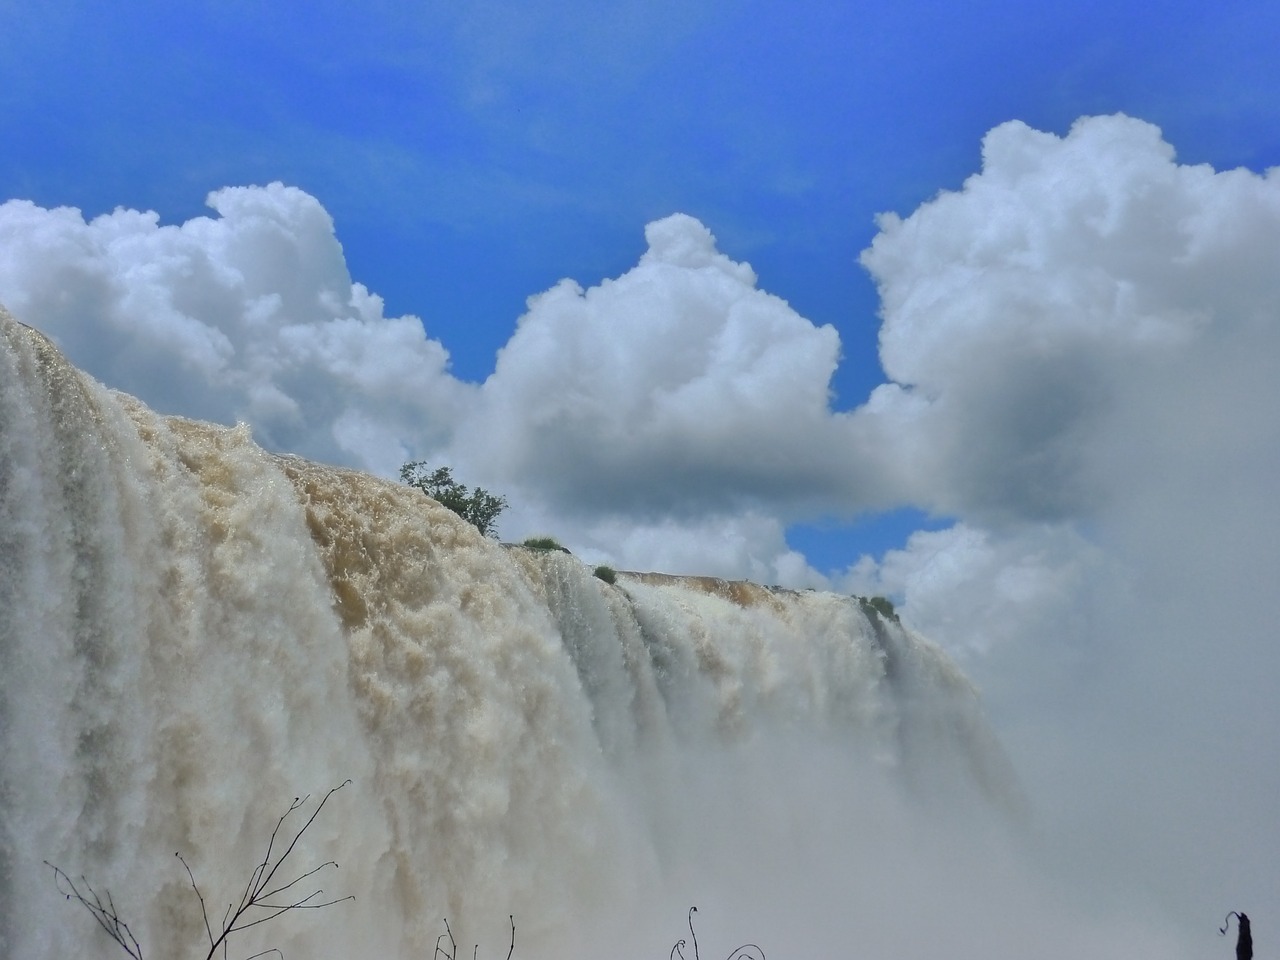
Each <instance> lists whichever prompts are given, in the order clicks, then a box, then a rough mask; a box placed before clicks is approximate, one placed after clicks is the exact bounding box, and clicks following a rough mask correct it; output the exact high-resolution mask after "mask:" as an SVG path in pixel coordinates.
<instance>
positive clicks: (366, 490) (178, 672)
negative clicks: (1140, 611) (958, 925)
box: [0, 311, 1016, 960]
mask: <svg viewBox="0 0 1280 960" xmlns="http://www.w3.org/2000/svg"><path fill="white" fill-rule="evenodd" d="M0 330H2V337H0V343H2V344H3V348H2V349H0V814H2V819H0V955H3V956H6V957H14V958H18V957H22V958H24V960H41V958H66V957H77V956H93V957H98V956H104V957H105V956H112V955H119V951H118V949H117V948H116V947H115V946H114V945H113V944H111V943H110V942H109V941H108V940H107V938H106V937H105V936H104V935H103V934H102V933H101V931H99V930H98V929H97V928H96V927H95V926H94V924H93V922H92V919H91V918H90V917H89V916H88V915H87V914H86V913H85V912H84V911H83V910H81V909H80V908H79V906H78V905H77V904H75V903H74V902H73V903H70V904H68V903H67V902H66V901H65V900H64V899H63V898H62V897H61V896H59V895H58V892H57V889H56V888H55V884H54V877H53V874H52V871H51V870H50V869H49V867H47V866H45V863H44V862H45V861H48V862H50V863H53V864H56V865H57V866H59V867H60V868H62V869H64V870H65V871H67V873H68V874H70V875H71V876H73V877H76V878H78V877H80V876H84V877H86V878H88V880H89V881H90V882H92V883H93V885H94V888H95V889H97V890H100V891H101V890H110V892H111V895H112V898H113V902H114V903H115V904H116V907H117V908H118V910H119V912H120V915H121V916H122V917H123V918H125V919H127V920H128V922H129V924H130V927H131V929H132V930H133V932H134V933H135V935H136V936H137V937H138V939H139V941H140V942H141V943H142V945H143V948H144V950H145V952H146V956H147V957H148V960H157V958H165V957H172V958H182V957H187V956H204V952H205V950H207V943H208V941H207V940H205V939H204V938H205V932H204V928H203V922H202V920H201V918H200V912H199V904H198V902H197V900H196V898H195V895H194V891H193V890H192V884H191V881H190V879H189V878H188V876H187V874H186V872H185V871H184V870H183V869H182V865H181V864H180V863H178V862H177V861H176V860H175V858H174V853H175V851H176V852H180V853H181V854H182V856H183V858H184V859H185V860H186V862H187V863H188V864H190V865H191V869H192V872H193V874H194V876H195V877H196V879H197V881H198V883H199V886H200V890H201V892H202V893H203V894H204V895H205V897H206V899H208V900H209V902H210V904H211V908H210V911H209V912H210V915H211V917H213V919H214V921H215V922H216V920H217V918H218V917H220V916H221V912H222V909H223V907H224V906H225V904H226V903H227V902H229V901H230V900H232V899H235V898H236V897H238V895H239V891H240V889H241V888H243V886H244V884H245V882H246V880H247V879H248V875H249V872H250V870H251V869H252V868H253V866H254V864H256V863H257V862H258V861H259V860H260V859H261V857H262V856H263V852H264V849H265V845H266V842H267V839H268V837H269V835H270V831H271V828H272V827H273V826H274V825H275V823H276V821H277V819H278V818H279V817H280V815H281V814H283V813H284V811H285V810H287V809H288V806H289V804H290V802H291V801H292V800H293V798H295V797H297V796H300V795H304V794H310V795H311V797H312V800H311V803H312V804H314V801H315V799H316V798H318V797H319V796H323V795H324V793H325V791H326V790H328V789H329V788H330V787H333V786H336V785H337V784H339V783H341V782H343V781H345V780H347V779H350V780H351V781H352V782H351V784H350V785H349V786H347V787H345V788H344V789H343V790H342V791H340V792H339V793H338V794H336V795H334V797H333V798H332V799H331V801H330V804H329V806H327V807H326V809H325V811H324V813H323V815H322V816H320V817H318V818H317V819H316V820H315V822H314V824H313V825H312V827H311V828H310V829H309V830H308V831H307V833H306V834H305V836H304V838H303V842H302V843H301V844H300V847H299V849H298V851H297V852H296V854H295V856H296V857H297V860H298V863H299V864H302V865H307V864H319V863H322V862H324V861H326V860H330V859H332V860H335V861H337V862H338V863H339V864H340V867H339V868H338V869H336V870H327V871H325V872H323V874H321V875H318V876H319V877H322V879H321V880H318V881H317V884H318V885H322V886H323V887H324V890H325V894H326V896H327V897H336V896H345V895H347V894H353V895H355V897H356V900H355V901H354V902H345V903H342V904H338V905H335V906H332V907H329V908H326V909H324V910H320V911H314V912H310V911H308V912H306V913H305V914H302V915H298V914H291V915H288V916H284V917H282V918H280V919H279V920H277V921H273V922H272V923H270V924H264V925H263V926H262V927H260V928H257V929H255V930H253V931H250V932H248V933H246V934H244V935H243V937H242V938H241V939H240V940H238V941H233V944H232V952H233V953H235V954H236V955H237V956H249V955H250V954H253V953H255V952H257V951H259V950H263V949H266V948H267V947H271V946H277V947H280V948H281V949H282V950H283V951H284V953H285V955H286V956H288V957H290V958H291V960H294V958H303V957H314V958H327V957H334V958H338V957H342V958H350V957H355V958H365V957H368V958H383V957H386V958H409V957H415V958H417V957H429V956H431V951H432V950H433V949H434V945H435V943H436V939H437V937H438V936H439V935H440V934H441V933H442V932H443V926H442V921H443V919H444V918H448V920H449V921H450V924H451V928H452V929H453V931H454V932H455V933H457V934H458V939H459V941H460V949H461V950H462V951H463V952H467V951H469V949H470V947H469V944H470V943H472V942H478V943H480V944H482V948H481V955H484V956H494V955H498V954H499V952H501V955H505V952H506V948H507V941H508V937H509V936H510V930H509V927H508V916H509V915H513V916H514V917H515V923H516V926H517V928H518V930H519V933H518V939H517V950H516V956H517V957H522V958H531V957H537V956H552V955H554V956H573V955H583V956H586V955H599V953H600V951H601V950H602V949H604V948H605V947H607V952H608V953H609V955H610V956H629V955H635V956H666V952H665V951H666V950H667V949H669V946H670V943H672V942H674V940H675V938H676V937H678V936H681V935H687V930H686V929H685V928H684V926H683V923H684V916H685V907H686V906H687V904H689V903H694V902H703V901H707V902H713V901H716V900H717V899H718V900H719V901H720V902H721V905H722V906H723V907H724V908H725V910H728V909H731V908H732V906H733V905H734V904H735V903H738V904H740V905H745V906H747V907H749V908H751V909H755V908H754V906H752V905H753V904H756V903H757V902H758V903H761V904H768V905H774V906H777V907H778V909H781V905H782V904H784V903H785V901H786V900H787V898H788V897H791V896H793V895H794V896H798V894H796V892H795V891H796V890H797V889H799V888H798V887H797V883H802V881H801V880H798V879H797V878H801V877H803V876H806V875H808V876H812V875H817V874H821V875H822V877H823V878H827V879H824V880H823V882H824V883H825V884H826V886H825V887H824V888H823V889H824V890H826V893H825V894H823V895H821V896H818V895H816V894H815V898H816V899H814V901H813V902H814V903H815V904H817V903H819V902H821V903H823V904H825V903H826V902H827V899H829V897H830V896H831V895H833V894H832V889H831V888H832V887H833V881H831V880H830V879H829V878H830V877H837V876H838V883H840V884H845V885H846V888H845V891H846V892H849V891H853V890H857V889H861V887H859V885H863V886H867V887H869V886H873V885H874V883H875V876H876V874H877V871H878V870H879V869H880V868H879V867H878V866H877V865H876V864H875V863H874V862H873V860H872V859H871V857H872V853H873V852H874V851H876V850H880V849H881V846H879V845H878V844H881V843H888V842H889V841H887V840H885V839H884V837H885V835H886V832H888V833H889V834H893V831H894V830H898V829H905V828H902V827H901V823H900V820H899V818H903V817H906V816H907V814H905V813H902V811H903V810H904V809H906V808H908V807H910V806H911V805H912V804H916V803H920V804H924V805H928V804H930V803H938V804H942V805H954V806H960V805H964V804H965V803H967V802H969V801H970V800H972V801H973V803H974V805H976V806H984V807H991V808H997V809H999V808H1007V807H1009V806H1011V805H1013V804H1015V803H1016V801H1015V800H1014V795H1013V788H1012V786H1011V783H1012V781H1011V778H1010V777H1009V774H1008V771H1007V770H1006V768H1005V763H1004V760H1003V757H1002V755H1001V753H1000V751H999V749H998V747H997V746H996V745H995V744H994V741H993V739H992V737H991V734H990V733H989V731H988V730H987V728H986V726H985V724H984V721H983V719H982V716H981V712H980V709H979V705H978V700H977V697H976V694H975V692H974V691H973V689H972V688H971V686H970V685H969V684H968V682H967V681H966V680H965V678H964V677H963V676H962V675H961V673H960V672H959V671H958V670H957V669H956V668H955V666H954V665H953V664H951V663H950V661H949V660H948V659H947V658H946V657H945V655H944V654H942V653H941V652H940V651H939V650H938V649H936V648H935V647H934V646H933V645H931V644H930V643H928V642H927V641H926V640H924V639H923V638H921V637H919V636H918V635H916V634H914V633H913V632H911V631H910V630H908V629H906V628H905V627H903V626H902V625H901V624H899V623H898V622H896V620H895V619H893V618H892V617H887V616H884V615H882V614H880V613H877V612H876V611H874V610H872V609H871V608H869V607H868V606H867V605H866V604H865V603H862V602H859V601H858V600H857V599H856V598H852V597H847V596H839V595H835V594H830V593H820V592H813V591H789V590H783V589H779V588H766V587H762V586H758V585H754V584H749V583H742V582H730V581H722V580H715V579H709V578H693V577H674V576H661V575H657V574H638V573H619V575H618V577H617V580H616V583H614V584H609V583H606V582H604V581H602V580H600V579H598V578H596V577H595V576H593V575H592V573H591V571H590V570H589V569H588V568H587V567H585V566H584V565H583V564H582V563H581V562H579V561H578V560H577V559H575V558H574V557H572V556H570V555H568V554H565V553H562V552H558V551H550V552H547V551H536V550H532V549H527V548H523V547H513V546H504V545H502V544H499V543H497V542H495V541H493V540H489V539H486V538H484V537H482V536H480V535H479V534H478V533H477V532H476V531H475V530H474V529H473V528H472V527H470V526H469V525H467V524H466V523H464V522H463V521H461V520H460V519H459V518H457V517H456V516H455V515H453V514H452V513H450V512H449V511H448V510H446V509H444V508H443V507H441V506H439V505H438V504H436V503H435V502H434V501H431V500H429V499H428V498H426V497H425V496H424V495H423V494H421V493H420V492H418V491H416V490H414V489H411V488H409V487H406V486H403V485H398V484H394V483H390V482H387V481H383V480H379V479H376V478H374V477H370V476H367V475H364V474H361V473H358V472H355V471H351V470H344V469H339V468H336V467H328V466H322V465H318V464H314V463H310V462H306V461H303V460H300V459H296V458H292V457H280V456H273V455H271V454H269V453H267V452H265V451H263V450H262V449H260V448H259V447H257V446H256V445H255V444H254V442H253V440H252V437H251V435H250V432H249V430H248V428H246V427H243V426H239V427H235V428H226V427H219V426H213V425H210V424H205V423H197V422H193V421H188V420H183V419H179V418H174V417H165V416H160V415H158V414H156V413H153V412H152V411H150V410H149V409H147V408H146V407H145V406H144V405H142V404H141V403H140V402H138V401H137V400H135V399H133V398H130V397H128V396H125V395H122V394H119V393H114V392H112V391H110V390H108V389H106V388H105V387H103V386H101V385H100V384H98V383H96V382H94V381H93V380H92V379H91V378H89V377H87V376H85V375H83V374H82V373H80V372H79V371H77V370H76V369H75V368H74V367H72V366H71V365H70V364H69V363H68V362H67V361H66V360H65V359H64V358H63V357H62V356H61V355H60V354H59V353H58V351H57V350H56V348H55V347H54V346H53V345H52V344H51V343H49V341H47V340H46V339H45V338H44V337H43V336H41V335H40V334H39V333H37V332H35V331H33V330H31V329H30V328H27V327H24V326H22V325H20V324H18V323H17V322H16V321H15V320H13V318H12V317H10V316H8V315H7V314H4V313H3V312H2V311H0ZM929 798H933V799H929ZM964 798H968V800H966V799H964ZM911 822H913V823H914V821H911ZM895 824H897V826H895ZM894 835H895V836H896V835H897V834H894ZM877 838H879V839H877ZM851 851H852V852H853V853H854V854H856V856H854V855H847V854H849V853H850V852H851ZM859 858H861V859H859ZM828 860H830V861H831V862H830V863H827V861H828ZM832 871H834V872H832ZM842 871H847V872H842ZM782 890H785V891H790V892H787V893H782V892H780V891H782ZM864 892H865V891H864ZM842 895H843V894H842ZM735 898H738V899H736V900H735ZM753 898H754V899H753ZM824 898H827V899H824ZM764 909H766V908H765V907H761V910H764ZM813 909H814V910H816V909H817V907H816V906H814V907H813ZM708 913H709V911H708V910H707V909H706V907H705V905H704V906H703V914H704V915H705V914H708ZM762 916H763V913H759V912H757V913H756V914H748V915H746V917H747V919H748V920H750V919H752V917H762ZM706 922H707V923H708V930H713V929H714V921H712V920H711V919H710V918H708V919H707V921H706ZM735 922H736V923H738V924H741V923H743V922H744V920H743V915H739V916H737V917H736V918H735ZM806 922H807V921H806ZM750 935H752V931H750V930H743V939H745V938H747V937H748V936H750ZM708 936H710V934H708ZM202 942H203V943H205V950H200V949H198V948H199V945H200V944H201V943H202ZM602 945H604V946H602ZM779 946H780V947H781V946H783V945H779ZM725 952H727V951H725ZM785 952H786V951H785V950H784V951H782V953H780V954H779V955H782V954H783V953H785ZM795 955H800V954H795Z"/></svg>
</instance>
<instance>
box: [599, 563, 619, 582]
mask: <svg viewBox="0 0 1280 960" xmlns="http://www.w3.org/2000/svg"><path fill="white" fill-rule="evenodd" d="M595 574H596V576H597V577H599V578H600V579H601V580H603V581H604V582H605V583H617V582H618V571H617V570H615V569H613V567H606V566H603V565H602V566H599V567H596V570H595Z"/></svg>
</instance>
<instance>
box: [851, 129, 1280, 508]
mask: <svg viewBox="0 0 1280 960" xmlns="http://www.w3.org/2000/svg"><path fill="white" fill-rule="evenodd" d="M881 226H882V230H881V233H880V235H879V236H877V238H876V239H875V241H874V243H873V245H872V247H871V249H869V250H868V251H867V252H866V253H865V254H864V255H863V262H864V264H865V265H866V266H867V267H868V269H870V270H871V272H872V273H873V274H874V275H875V277H876V280H877V283H878V286H879V289H880V292H881V296H882V299H883V313H884V320H885V322H884V327H883V330H882V332H881V349H882V360H883V362H884V366H885V369H886V371H887V372H888V374H889V376H890V377H891V378H893V380H894V381H895V385H892V386H887V387H884V388H881V393H880V394H879V395H878V396H877V397H876V409H875V411H874V413H875V415H876V417H877V418H878V419H884V420H887V421H889V422H899V423H900V429H901V431H902V432H905V433H908V434H910V439H909V440H908V441H907V442H906V443H904V444H902V445H901V447H900V451H901V453H902V459H903V461H904V466H908V467H909V468H910V472H911V473H913V474H914V475H916V476H917V477H920V478H922V480H921V482H920V483H919V484H918V490H919V495H920V496H921V498H922V499H923V500H924V501H925V503H926V504H927V505H929V506H932V507H934V508H935V509H938V510H939V511H941V512H944V513H951V514H959V515H964V516H966V517H969V518H971V519H980V520H983V521H986V522H994V521H1001V522H1005V521H1011V520H1012V521H1020V520H1032V521H1042V520H1065V519H1072V518H1080V517H1089V516H1093V515H1094V514H1095V513H1096V512H1097V511H1099V510H1102V509H1105V508H1107V506H1108V505H1112V506H1114V505H1115V503H1116V502H1117V499H1116V498H1119V499H1120V500H1121V501H1122V500H1124V499H1125V498H1126V497H1127V496H1129V495H1130V493H1131V492H1132V491H1133V490H1134V489H1135V488H1136V486H1137V485H1138V479H1139V475H1141V474H1147V475H1151V474H1154V473H1155V472H1156V471H1159V470H1162V469H1164V467H1165V466H1167V464H1164V463H1162V461H1161V457H1163V456H1164V455H1166V454H1172V451H1171V450H1169V449H1168V448H1169V447H1171V446H1176V445H1177V443H1178V439H1177V438H1178V437H1179V436H1180V435H1181V433H1182V431H1183V425H1182V424H1181V423H1180V418H1181V417H1184V416H1186V415H1188V414H1191V415H1193V416H1194V415H1195V412H1194V410H1186V409H1184V410H1183V411H1181V412H1179V413H1177V414H1175V412H1174V407H1175V405H1177V404H1179V403H1180V402H1181V401H1182V400H1183V399H1184V398H1186V399H1190V394H1191V393H1192V392H1195V391H1196V390H1197V388H1196V387H1194V386H1192V384H1194V383H1196V382H1197V381H1200V380H1203V379H1204V378H1205V377H1206V375H1208V376H1209V377H1213V378H1216V377H1218V376H1222V377H1223V378H1224V379H1223V381H1222V383H1221V384H1220V386H1221V387H1223V388H1225V389H1226V390H1227V391H1228V392H1229V393H1230V394H1232V395H1237V396H1238V393H1239V391H1238V388H1237V387H1236V386H1235V385H1234V384H1233V383H1232V378H1231V373H1230V371H1229V370H1228V369H1226V366H1225V365H1223V368H1222V369H1216V370H1215V369H1212V368H1209V369H1206V366H1205V364H1206V363H1210V364H1212V363H1213V362H1214V358H1215V357H1216V356H1217V355H1218V354H1219V353H1220V352H1222V351H1226V352H1227V353H1228V355H1229V356H1230V357H1231V358H1233V359H1243V357H1241V352H1242V351H1244V352H1249V353H1255V354H1256V355H1267V354H1272V353H1274V351H1275V349H1276V347H1277V329H1278V328H1277V325H1276V324H1275V323H1274V322H1272V321H1273V317H1274V303H1275V300H1276V297H1277V294H1278V293H1280V289H1278V288H1280V278H1278V275H1277V272H1276V270H1275V267H1274V250H1275V249H1277V247H1278V246H1280V177H1278V176H1277V175H1275V173H1274V172H1272V173H1270V174H1268V175H1266V176H1259V175H1256V174H1252V173H1249V172H1247V171H1242V170H1237V171H1229V172H1226V173H1215V172H1214V171H1213V170H1211V169H1210V168H1208V167H1204V166H1198V167H1187V166H1179V165H1178V164H1176V163H1175V162H1174V159H1173V150H1172V148H1171V147H1170V146H1169V145H1168V144H1166V143H1164V142H1163V140H1162V139H1161V138H1160V134H1159V131H1158V130H1157V129H1156V128H1155V127H1152V126H1151V125H1149V124H1146V123H1142V122H1141V121H1138V120H1133V119H1130V118H1127V117H1122V116H1116V117H1098V118H1090V119H1086V120H1082V121H1080V122H1078V123H1077V124H1076V125H1075V127H1073V129H1072V131H1071V132H1070V134H1069V135H1068V136H1066V137H1065V138H1058V137H1055V136H1053V135H1051V134H1046V133H1040V132H1038V131H1034V130H1031V129H1030V128H1028V127H1027V126H1025V125H1024V124H1021V123H1009V124H1005V125H1003V126H1000V127H997V128H996V129H995V130H993V131H992V132H991V133H990V134H988V135H987V138H986V140H985V141H984V149H983V171H982V173H980V174H977V175H975V176H973V177H971V178H970V179H969V180H968V181H967V182H966V183H965V185H964V187H963V189H962V190H960V191H958V192H955V193H944V194H942V195H940V196H939V197H938V198H937V199H935V200H933V201H931V202H929V203H926V204H924V205H923V206H922V207H920V209H918V210H917V211H916V212H915V213H913V214H912V215H911V216H910V217H908V218H906V219H905V220H903V219H900V218H898V217H894V216H886V217H884V218H882V221H881ZM1267 251H1272V253H1271V254H1270V255H1268V253H1267ZM1266 393H1267V396H1257V397H1252V398H1244V397H1239V399H1240V400H1242V401H1245V400H1247V401H1248V402H1249V403H1265V402H1268V401H1269V400H1271V399H1273V396H1272V395H1271V394H1272V392H1271V391H1270V390H1269V389H1268V390H1267V391H1266ZM1153 397H1156V398H1159V399H1158V400H1157V401H1156V402H1154V403H1153V402H1152V400H1151V398H1153ZM1238 412H1239V413H1240V414H1241V415H1245V416H1247V415H1249V413H1250V410H1248V409H1244V408H1242V409H1241V410H1239V411H1238ZM1135 436H1142V437H1143V442H1144V443H1146V444H1151V445H1153V446H1154V449H1155V452H1156V453H1157V454H1158V456H1157V457H1156V458H1155V459H1154V460H1148V459H1145V456H1144V457H1143V458H1136V457H1134V456H1133V455H1132V453H1126V448H1128V449H1129V450H1132V438H1134V437H1135ZM1117 456H1119V457H1122V458H1123V459H1122V461H1121V462H1122V466H1121V469H1119V470H1118V469H1117V461H1116V459H1115V458H1116V457H1117ZM912 465H913V466H912ZM1131 471H1132V472H1131Z"/></svg>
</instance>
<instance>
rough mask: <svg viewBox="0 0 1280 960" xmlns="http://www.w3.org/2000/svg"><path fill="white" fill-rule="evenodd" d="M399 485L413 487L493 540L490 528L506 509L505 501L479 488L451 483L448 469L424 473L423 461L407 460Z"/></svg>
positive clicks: (440, 468)
mask: <svg viewBox="0 0 1280 960" xmlns="http://www.w3.org/2000/svg"><path fill="white" fill-rule="evenodd" d="M400 482H401V483H407V484H408V485H409V486H411V487H417V488H418V489H419V490H421V491H422V492H423V493H425V494H426V495H427V496H428V497H430V498H431V499H432V500H436V501H438V502H439V503H440V504H441V505H443V506H446V507H448V508H449V509H450V510H452V511H453V512H454V513H456V514H457V515H458V516H460V517H461V518H462V519H463V520H466V521H467V522H468V523H470V524H471V525H472V526H474V527H475V528H476V529H477V530H479V531H480V532H481V533H483V534H484V535H485V536H486V537H495V536H497V531H496V530H495V529H494V524H495V523H497V521H498V514H500V513H502V511H503V510H505V509H507V500H506V497H499V496H495V495H494V494H492V493H490V492H489V491H488V490H485V489H483V488H481V487H476V488H475V489H474V490H468V489H467V487H466V485H465V484H461V483H459V482H458V481H457V480H455V479H453V474H452V472H451V471H450V469H449V468H448V467H436V469H434V470H431V471H428V470H427V461H425V460H411V461H410V462H409V463H406V464H405V465H404V466H403V467H401V468H400Z"/></svg>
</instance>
